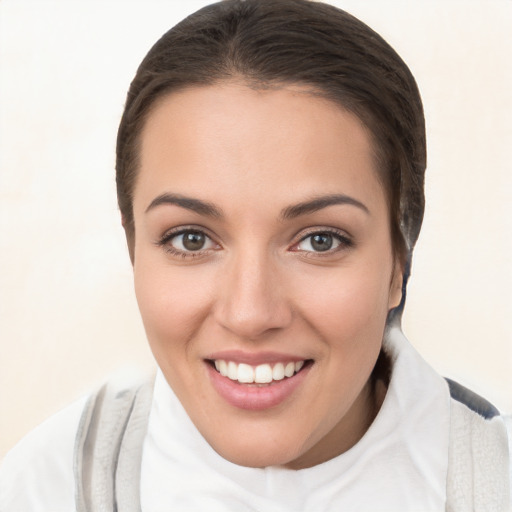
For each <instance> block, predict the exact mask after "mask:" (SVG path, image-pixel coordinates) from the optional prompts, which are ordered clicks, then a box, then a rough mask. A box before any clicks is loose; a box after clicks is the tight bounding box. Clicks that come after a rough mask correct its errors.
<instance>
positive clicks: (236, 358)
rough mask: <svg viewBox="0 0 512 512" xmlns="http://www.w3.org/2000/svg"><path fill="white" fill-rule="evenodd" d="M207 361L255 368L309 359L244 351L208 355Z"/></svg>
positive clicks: (282, 354) (274, 353)
mask: <svg viewBox="0 0 512 512" xmlns="http://www.w3.org/2000/svg"><path fill="white" fill-rule="evenodd" d="M205 359H208V360H212V361H215V360H219V359H223V360H224V361H233V362H235V363H238V364H240V363H244V364H249V365H253V366H257V365H259V364H265V363H289V362H294V363H296V362H297V361H305V360H306V359H307V358H305V357H301V356H297V355H295V354H285V353H282V352H244V351H243V350H222V351H220V352H215V353H213V354H210V355H208V356H207V357H206V358H205Z"/></svg>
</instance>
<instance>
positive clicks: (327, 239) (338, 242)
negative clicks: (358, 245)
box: [295, 231, 352, 253]
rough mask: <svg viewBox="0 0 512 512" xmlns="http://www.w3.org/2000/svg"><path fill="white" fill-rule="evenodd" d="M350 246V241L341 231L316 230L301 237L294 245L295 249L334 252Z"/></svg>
mask: <svg viewBox="0 0 512 512" xmlns="http://www.w3.org/2000/svg"><path fill="white" fill-rule="evenodd" d="M351 246H352V241H351V240H350V239H349V238H348V237H347V236H345V235H342V234H341V233H337V232H331V231H317V232H315V233H310V234H309V235H307V236H305V237H304V238H302V240H301V241H300V242H299V243H298V244H297V245H296V246H295V250H297V251H306V252H317V253H322V252H335V251H337V250H340V249H343V248H346V247H351Z"/></svg>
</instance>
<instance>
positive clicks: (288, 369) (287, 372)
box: [284, 363, 295, 377]
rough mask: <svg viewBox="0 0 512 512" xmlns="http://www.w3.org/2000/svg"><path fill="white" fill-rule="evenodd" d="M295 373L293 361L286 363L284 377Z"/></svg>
mask: <svg viewBox="0 0 512 512" xmlns="http://www.w3.org/2000/svg"><path fill="white" fill-rule="evenodd" d="M294 373H295V363H288V364H287V365H286V366H285V367H284V374H285V376H286V377H291V376H292V375H293V374H294Z"/></svg>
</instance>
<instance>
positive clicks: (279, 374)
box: [272, 363, 284, 380]
mask: <svg viewBox="0 0 512 512" xmlns="http://www.w3.org/2000/svg"><path fill="white" fill-rule="evenodd" d="M272 379H273V380H283V379H284V364H283V363H277V364H276V365H275V366H274V368H273V369H272Z"/></svg>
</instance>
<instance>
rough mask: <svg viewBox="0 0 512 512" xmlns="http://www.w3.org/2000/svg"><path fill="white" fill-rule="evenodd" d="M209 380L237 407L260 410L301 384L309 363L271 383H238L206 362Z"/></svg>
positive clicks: (278, 401)
mask: <svg viewBox="0 0 512 512" xmlns="http://www.w3.org/2000/svg"><path fill="white" fill-rule="evenodd" d="M206 366H207V367H208V373H209V376H210V381H211V382H212V384H213V387H214V388H215V390H216V391H217V393H219V395H220V396H221V397H222V398H224V400H226V402H228V403H229V404H231V405H233V406H234V407H237V408H238V409H246V410H249V411H262V410H264V409H270V408H271V407H276V406H278V405H279V404H281V403H283V402H284V401H285V400H286V399H287V398H289V397H290V396H291V395H292V394H293V393H294V391H295V390H296V389H297V388H298V387H299V386H300V385H301V383H302V382H303V381H304V379H305V378H306V376H307V374H308V372H309V369H310V365H307V366H306V367H303V368H302V369H301V370H300V371H299V372H298V373H296V374H295V375H294V376H293V377H286V378H284V379H283V380H278V381H273V382H272V383H271V384H267V385H263V386H258V385H257V384H240V383H239V382H238V381H234V380H231V379H229V378H228V377H223V376H222V375H221V374H220V373H219V372H218V371H217V370H215V369H214V368H213V367H212V366H211V365H210V364H209V363H206Z"/></svg>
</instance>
